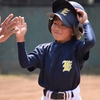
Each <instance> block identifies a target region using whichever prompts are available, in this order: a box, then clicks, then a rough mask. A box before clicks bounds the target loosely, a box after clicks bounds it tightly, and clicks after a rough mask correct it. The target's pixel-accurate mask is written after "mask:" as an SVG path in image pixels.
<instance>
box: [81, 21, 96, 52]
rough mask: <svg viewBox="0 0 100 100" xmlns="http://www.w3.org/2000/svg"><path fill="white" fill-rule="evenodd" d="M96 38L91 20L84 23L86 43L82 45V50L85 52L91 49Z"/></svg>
mask: <svg viewBox="0 0 100 100" xmlns="http://www.w3.org/2000/svg"><path fill="white" fill-rule="evenodd" d="M95 42H96V38H95V34H94V31H93V29H92V27H91V25H90V23H89V22H87V23H85V24H84V43H83V46H82V51H83V53H84V54H86V53H87V52H89V51H90V49H91V48H92V47H93V46H94V45H95Z"/></svg>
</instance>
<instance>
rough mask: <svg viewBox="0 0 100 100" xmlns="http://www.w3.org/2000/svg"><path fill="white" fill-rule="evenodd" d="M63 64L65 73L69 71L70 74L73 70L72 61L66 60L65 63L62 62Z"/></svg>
mask: <svg viewBox="0 0 100 100" xmlns="http://www.w3.org/2000/svg"><path fill="white" fill-rule="evenodd" d="M62 64H63V68H64V69H63V72H65V71H68V72H70V70H71V68H72V67H71V66H72V61H70V60H64V61H63V62H62Z"/></svg>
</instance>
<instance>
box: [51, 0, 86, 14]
mask: <svg viewBox="0 0 100 100" xmlns="http://www.w3.org/2000/svg"><path fill="white" fill-rule="evenodd" d="M65 7H67V8H69V9H71V10H72V11H73V12H74V13H75V14H77V12H76V10H75V8H79V9H81V10H83V11H85V9H84V8H83V7H82V5H80V4H79V3H77V2H75V1H68V0H54V1H53V4H52V11H53V12H57V11H58V10H59V9H61V8H65Z"/></svg>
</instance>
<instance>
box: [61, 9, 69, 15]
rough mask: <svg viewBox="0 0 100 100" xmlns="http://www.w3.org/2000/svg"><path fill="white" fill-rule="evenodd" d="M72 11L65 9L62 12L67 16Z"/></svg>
mask: <svg viewBox="0 0 100 100" xmlns="http://www.w3.org/2000/svg"><path fill="white" fill-rule="evenodd" d="M69 11H70V10H69V9H68V8H64V9H63V10H62V12H61V14H62V15H64V16H66V15H67V13H68V12H69Z"/></svg>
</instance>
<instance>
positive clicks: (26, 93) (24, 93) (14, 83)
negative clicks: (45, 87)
mask: <svg viewBox="0 0 100 100" xmlns="http://www.w3.org/2000/svg"><path fill="white" fill-rule="evenodd" d="M37 78H38V76H37V75H28V76H27V75H19V76H16V75H8V76H7V75H0V100H40V98H41V95H42V88H41V87H40V86H39V85H38V80H37ZM80 87H81V96H82V98H83V100H100V76H85V75H82V77H81V84H80Z"/></svg>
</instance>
